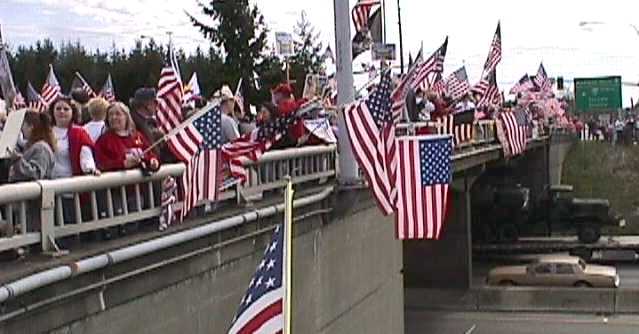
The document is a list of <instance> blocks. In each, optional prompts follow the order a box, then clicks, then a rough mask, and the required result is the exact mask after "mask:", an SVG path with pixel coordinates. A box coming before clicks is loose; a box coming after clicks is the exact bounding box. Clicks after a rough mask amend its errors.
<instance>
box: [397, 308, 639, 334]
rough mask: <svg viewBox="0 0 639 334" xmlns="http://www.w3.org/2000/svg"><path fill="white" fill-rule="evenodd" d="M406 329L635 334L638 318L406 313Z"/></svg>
mask: <svg viewBox="0 0 639 334" xmlns="http://www.w3.org/2000/svg"><path fill="white" fill-rule="evenodd" d="M405 328H406V330H405V332H406V334H418V333H419V334H422V333H429V334H431V333H432V334H539V333H544V334H575V333H577V334H600V333H606V334H622V333H623V334H625V333H628V334H636V333H639V315H627V316H612V317H605V316H597V315H584V314H547V313H487V312H486V313H484V312H433V311H421V310H420V311H411V310H406V313H405Z"/></svg>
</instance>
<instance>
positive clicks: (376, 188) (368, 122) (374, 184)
mask: <svg viewBox="0 0 639 334" xmlns="http://www.w3.org/2000/svg"><path fill="white" fill-rule="evenodd" d="M390 84H391V79H390V71H388V70H387V71H386V72H384V73H383V74H382V78H381V80H380V83H379V85H378V86H377V88H376V89H375V90H374V91H373V93H372V94H371V95H369V96H368V98H366V99H365V100H360V101H357V102H355V103H353V104H352V105H350V106H349V107H348V108H347V109H346V110H345V112H344V118H345V120H346V131H348V137H349V139H350V141H351V146H352V147H353V153H354V154H355V157H356V158H357V161H358V163H359V166H360V169H361V170H362V171H363V172H364V174H365V175H366V178H367V179H368V183H369V185H370V186H371V190H372V191H373V195H374V197H375V198H376V200H377V204H378V205H379V207H380V209H381V210H382V212H383V213H384V214H386V215H389V214H391V213H392V212H393V211H394V206H395V202H396V200H397V190H396V189H395V179H396V178H397V164H398V161H397V152H396V145H395V123H394V122H393V118H392V115H391V100H390Z"/></svg>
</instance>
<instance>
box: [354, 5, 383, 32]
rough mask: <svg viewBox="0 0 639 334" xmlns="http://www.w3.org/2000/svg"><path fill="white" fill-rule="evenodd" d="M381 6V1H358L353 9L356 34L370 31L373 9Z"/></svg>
mask: <svg viewBox="0 0 639 334" xmlns="http://www.w3.org/2000/svg"><path fill="white" fill-rule="evenodd" d="M379 4H380V0H358V1H357V3H356V4H355V7H353V11H352V12H351V16H352V17H353V24H354V25H355V32H356V33H357V32H362V31H366V30H368V20H369V18H370V16H371V11H372V9H373V7H375V6H377V5H379Z"/></svg>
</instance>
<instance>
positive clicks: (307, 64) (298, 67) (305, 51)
mask: <svg viewBox="0 0 639 334" xmlns="http://www.w3.org/2000/svg"><path fill="white" fill-rule="evenodd" d="M294 32H295V36H296V40H295V41H294V45H293V49H294V51H295V55H294V56H293V57H291V59H290V63H289V65H290V76H291V78H292V79H294V80H295V85H294V86H295V93H296V96H300V95H301V94H302V92H303V90H304V82H305V79H306V74H310V73H315V74H319V73H322V72H324V60H325V59H324V55H323V54H322V51H323V45H322V42H320V41H319V33H316V32H315V28H314V27H313V25H312V24H311V22H310V21H309V20H308V18H307V17H306V12H304V11H302V14H301V17H300V20H299V21H297V25H296V26H295V29H294Z"/></svg>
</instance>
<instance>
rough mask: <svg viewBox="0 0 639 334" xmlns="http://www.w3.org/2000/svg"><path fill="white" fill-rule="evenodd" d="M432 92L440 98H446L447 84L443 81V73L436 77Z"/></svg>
mask: <svg viewBox="0 0 639 334" xmlns="http://www.w3.org/2000/svg"><path fill="white" fill-rule="evenodd" d="M431 90H432V91H433V92H435V94H437V95H439V96H444V94H446V82H445V81H444V80H442V74H441V72H440V73H437V76H436V77H435V82H434V83H433V86H432V87H431Z"/></svg>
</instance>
